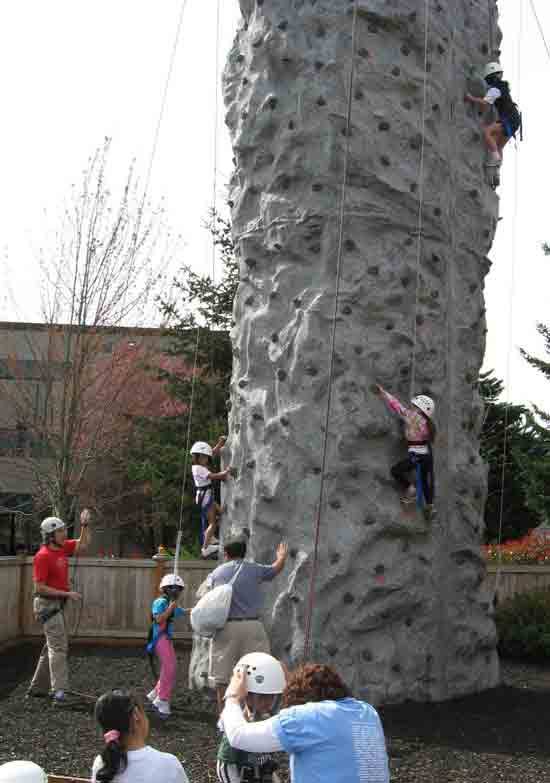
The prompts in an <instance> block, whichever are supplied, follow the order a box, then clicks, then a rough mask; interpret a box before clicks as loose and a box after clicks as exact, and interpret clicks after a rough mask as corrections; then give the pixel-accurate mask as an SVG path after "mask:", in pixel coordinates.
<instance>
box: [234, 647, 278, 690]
mask: <svg viewBox="0 0 550 783" xmlns="http://www.w3.org/2000/svg"><path fill="white" fill-rule="evenodd" d="M234 671H235V672H243V673H244V674H246V684H247V687H248V692H249V693H260V694H272V693H273V694H275V693H282V692H283V691H284V689H285V688H286V676H285V670H284V669H283V667H282V666H281V664H280V663H279V661H278V660H277V658H274V657H273V656H272V655H268V654H267V653H263V652H255V653H248V655H244V656H243V657H242V658H241V660H240V661H239V662H238V663H237V665H236V666H235V669H234Z"/></svg>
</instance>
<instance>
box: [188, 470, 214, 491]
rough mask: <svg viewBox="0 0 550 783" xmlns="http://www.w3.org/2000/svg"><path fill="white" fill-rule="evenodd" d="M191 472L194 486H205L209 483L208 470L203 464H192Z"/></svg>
mask: <svg viewBox="0 0 550 783" xmlns="http://www.w3.org/2000/svg"><path fill="white" fill-rule="evenodd" d="M191 471H192V473H193V481H194V482H195V486H196V487H206V486H208V484H210V483H211V481H210V471H209V470H208V468H205V467H204V465H193V467H192V468H191Z"/></svg>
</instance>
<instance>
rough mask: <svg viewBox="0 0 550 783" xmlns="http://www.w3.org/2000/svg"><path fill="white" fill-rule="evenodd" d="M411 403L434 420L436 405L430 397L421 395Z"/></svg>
mask: <svg viewBox="0 0 550 783" xmlns="http://www.w3.org/2000/svg"><path fill="white" fill-rule="evenodd" d="M411 403H412V404H413V405H416V407H417V408H419V409H420V410H421V411H422V413H423V414H424V415H425V416H427V417H428V418H429V419H431V418H433V415H434V413H435V403H434V401H433V400H432V398H431V397H428V396H427V395H426V394H419V395H418V397H413V398H412V400H411Z"/></svg>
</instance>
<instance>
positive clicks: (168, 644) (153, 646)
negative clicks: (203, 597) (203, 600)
mask: <svg viewBox="0 0 550 783" xmlns="http://www.w3.org/2000/svg"><path fill="white" fill-rule="evenodd" d="M184 587H185V585H184V583H183V579H182V578H181V576H178V575H177V574H166V576H163V577H162V579H161V580H160V585H159V588H160V596H159V597H158V598H155V600H154V601H153V605H152V606H151V628H150V630H149V638H148V639H147V653H148V654H149V655H151V656H152V655H157V656H158V659H159V661H160V676H159V679H158V682H157V684H156V685H155V687H154V688H153V690H152V691H151V692H150V693H148V694H147V698H148V699H149V701H150V702H151V703H152V705H153V707H154V708H155V709H156V710H157V712H158V713H159V715H160V717H161V718H168V717H169V716H170V714H171V709H170V702H171V700H172V691H173V690H174V686H175V684H176V667H177V659H176V651H175V649H174V643H173V641H172V633H173V625H174V620H176V619H177V618H178V617H182V616H183V615H184V614H185V609H181V608H180V607H179V606H178V600H179V599H180V597H181V595H182V593H183V589H184Z"/></svg>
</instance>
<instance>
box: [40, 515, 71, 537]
mask: <svg viewBox="0 0 550 783" xmlns="http://www.w3.org/2000/svg"><path fill="white" fill-rule="evenodd" d="M64 527H65V523H64V522H63V520H62V519H59V517H46V519H45V520H44V521H43V522H42V523H41V525H40V530H41V532H42V533H43V535H45V536H47V535H50V534H51V533H55V531H56V530H61V529H62V528H64Z"/></svg>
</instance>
